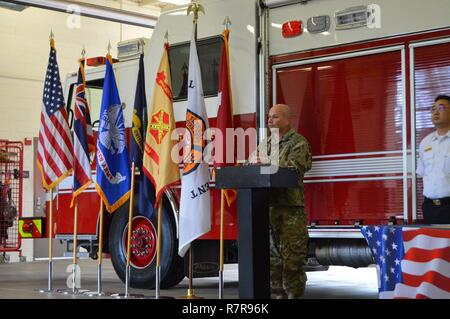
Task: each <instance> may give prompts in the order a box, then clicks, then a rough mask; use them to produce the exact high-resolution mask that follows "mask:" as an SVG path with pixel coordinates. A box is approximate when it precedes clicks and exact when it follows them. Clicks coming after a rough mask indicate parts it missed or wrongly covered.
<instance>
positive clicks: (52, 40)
mask: <svg viewBox="0 0 450 319" xmlns="http://www.w3.org/2000/svg"><path fill="white" fill-rule="evenodd" d="M49 39H50V46H51V47H52V48H53V49H54V48H55V34H54V33H53V29H50V36H49Z"/></svg>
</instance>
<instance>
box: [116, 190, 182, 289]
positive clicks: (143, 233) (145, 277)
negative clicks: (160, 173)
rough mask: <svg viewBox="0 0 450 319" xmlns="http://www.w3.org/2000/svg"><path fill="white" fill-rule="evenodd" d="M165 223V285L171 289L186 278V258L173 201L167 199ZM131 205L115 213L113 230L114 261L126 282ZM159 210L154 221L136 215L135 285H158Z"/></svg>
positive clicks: (153, 217)
mask: <svg viewBox="0 0 450 319" xmlns="http://www.w3.org/2000/svg"><path fill="white" fill-rule="evenodd" d="M163 203H164V205H163V214H162V225H161V233H162V240H161V282H160V287H161V288H170V287H173V286H175V285H176V284H178V283H179V282H180V281H181V280H182V279H183V278H184V276H185V275H184V268H183V259H182V258H180V257H179V256H178V240H177V237H176V225H175V220H174V218H173V214H172V211H171V208H170V204H169V202H168V201H167V199H166V198H164V201H163ZM128 207H129V206H128V205H123V206H122V207H121V208H120V209H119V210H118V211H117V212H116V213H114V215H113V219H112V221H111V227H110V231H109V251H110V254H111V261H112V264H113V266H114V269H115V271H116V273H117V275H118V276H119V278H120V279H121V280H122V281H123V282H125V268H126V258H127V249H126V247H127V242H128V237H127V234H128ZM157 218H158V216H157V212H156V211H155V212H154V213H153V215H152V218H151V220H149V219H147V218H146V217H143V216H134V217H133V223H132V238H131V245H132V248H131V281H130V285H131V287H134V288H144V289H154V288H155V267H156V231H157V227H158V224H157Z"/></svg>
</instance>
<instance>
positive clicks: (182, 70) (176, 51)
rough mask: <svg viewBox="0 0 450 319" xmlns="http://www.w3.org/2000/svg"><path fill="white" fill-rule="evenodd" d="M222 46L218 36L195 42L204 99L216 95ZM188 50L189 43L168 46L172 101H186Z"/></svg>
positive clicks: (220, 38)
mask: <svg viewBox="0 0 450 319" xmlns="http://www.w3.org/2000/svg"><path fill="white" fill-rule="evenodd" d="M222 44H223V41H222V37H220V36H216V37H213V38H207V39H201V40H198V41H197V49H198V58H199V62H200V69H201V73H202V82H203V94H204V95H205V97H207V96H215V95H217V91H218V86H219V68H220V58H221V52H222ZM189 48H190V42H185V43H180V44H175V45H171V46H170V51H169V58H170V73H171V77H172V92H173V97H174V101H180V100H185V99H187V85H188V83H187V80H188V71H189Z"/></svg>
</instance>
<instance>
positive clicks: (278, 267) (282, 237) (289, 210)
mask: <svg viewBox="0 0 450 319" xmlns="http://www.w3.org/2000/svg"><path fill="white" fill-rule="evenodd" d="M290 120H291V112H290V108H289V106H288V105H285V104H277V105H274V106H273V107H272V108H271V109H270V111H269V116H268V123H267V124H268V127H269V129H270V131H271V136H269V137H268V138H267V139H265V140H263V141H262V142H261V144H260V145H258V148H257V150H256V151H255V152H254V153H253V154H251V155H250V157H249V159H248V161H247V163H248V164H261V163H267V162H271V163H276V162H278V166H280V167H287V166H295V167H296V168H297V170H298V171H299V181H298V187H297V188H289V189H288V188H286V189H284V188H283V189H276V190H273V191H272V192H271V194H270V273H271V289H272V294H273V295H274V297H275V298H277V299H284V298H290V299H295V298H300V297H301V296H302V295H303V293H304V291H305V286H306V280H307V278H306V273H305V271H304V268H303V267H304V264H305V259H306V255H307V243H308V229H307V222H306V214H305V212H304V196H303V194H304V187H303V176H304V174H305V172H307V171H308V170H309V169H311V162H312V159H311V145H310V144H309V142H308V140H306V138H305V137H303V136H302V135H300V134H298V133H296V132H295V131H294V130H293V129H292V128H291V124H290ZM277 132H278V134H279V143H278V152H276V151H273V152H271V145H273V144H272V143H273V141H272V139H274V138H275V139H276V137H275V135H274V134H276V133H277Z"/></svg>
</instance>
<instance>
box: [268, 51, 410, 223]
mask: <svg viewBox="0 0 450 319" xmlns="http://www.w3.org/2000/svg"><path fill="white" fill-rule="evenodd" d="M402 48H403V47H395V48H386V50H370V51H367V52H358V53H357V54H348V53H347V54H341V55H336V56H333V57H327V58H316V59H309V60H300V61H295V62H290V63H285V64H282V65H274V66H273V79H274V82H273V100H274V101H273V103H286V104H288V105H290V106H291V109H292V116H293V117H292V125H293V127H294V128H295V129H296V130H297V131H298V132H299V133H300V134H302V135H304V136H305V137H306V138H307V139H308V141H309V142H310V143H311V145H312V151H313V167H312V169H311V171H309V172H308V173H307V174H306V176H305V203H306V206H305V210H306V212H307V215H308V217H309V222H311V221H315V222H317V223H318V224H319V225H321V224H322V225H324V224H328V225H329V224H340V225H344V224H354V223H355V221H358V220H362V221H364V223H386V221H387V220H388V219H389V217H391V216H395V217H397V218H403V217H404V211H407V210H408V209H407V203H405V199H406V200H407V198H406V196H405V195H404V194H405V193H406V194H407V191H408V189H407V188H406V187H405V183H404V181H405V180H406V172H407V171H406V160H404V159H405V158H406V148H405V143H406V133H405V132H404V129H405V128H404V126H406V125H405V123H406V121H405V116H404V114H405V101H404V65H403V64H402V55H403V54H404V50H402ZM405 208H406V209H405Z"/></svg>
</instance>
